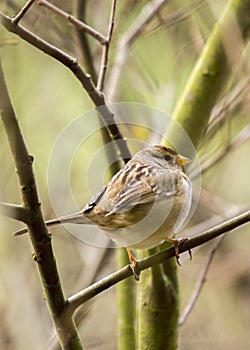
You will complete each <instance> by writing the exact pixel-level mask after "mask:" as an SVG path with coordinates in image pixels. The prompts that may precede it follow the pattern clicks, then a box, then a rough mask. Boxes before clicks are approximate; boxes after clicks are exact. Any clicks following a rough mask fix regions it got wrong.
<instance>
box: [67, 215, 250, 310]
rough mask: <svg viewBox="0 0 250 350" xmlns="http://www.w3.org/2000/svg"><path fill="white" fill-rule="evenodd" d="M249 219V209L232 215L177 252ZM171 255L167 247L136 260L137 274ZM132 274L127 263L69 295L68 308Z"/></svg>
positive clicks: (72, 307) (206, 240)
mask: <svg viewBox="0 0 250 350" xmlns="http://www.w3.org/2000/svg"><path fill="white" fill-rule="evenodd" d="M249 221H250V210H247V211H245V212H243V213H242V214H239V215H237V216H234V217H232V218H231V219H229V220H226V221H225V222H223V223H221V224H219V225H216V226H214V227H213V228H210V229H208V230H206V231H204V232H203V233H201V234H200V235H197V236H196V237H194V238H191V239H189V240H187V241H186V242H184V243H183V244H182V245H181V246H180V248H179V252H180V253H183V252H186V251H188V250H190V249H193V248H195V247H197V246H200V245H202V244H204V243H206V242H208V241H210V240H212V239H214V238H215V237H218V236H220V235H222V234H223V233H225V232H228V231H231V230H233V229H235V228H237V227H239V226H241V225H243V224H245V223H247V222H249ZM173 256H175V250H174V248H169V249H166V250H163V251H161V252H159V253H156V254H154V255H151V256H150V257H148V258H146V259H143V260H140V261H138V266H137V267H136V272H137V273H138V274H139V273H140V272H141V271H143V270H145V269H147V268H149V267H151V266H153V265H156V264H159V263H162V262H163V261H164V260H165V259H169V258H171V257H173ZM132 275H133V271H132V269H131V266H130V265H127V266H125V267H123V268H121V269H119V270H118V271H116V272H114V273H112V274H110V275H108V276H106V277H105V278H103V279H101V280H100V281H98V282H96V283H94V284H93V285H91V286H89V287H88V288H85V289H83V290H82V291H80V292H78V293H76V294H75V295H73V296H71V297H69V298H68V300H67V302H68V308H69V309H70V310H76V309H77V308H78V307H79V306H81V305H82V304H83V303H85V302H86V301H88V300H89V299H91V298H93V297H94V296H96V295H98V294H99V293H101V292H103V291H104V290H106V289H108V288H110V287H111V286H113V285H115V284H116V283H118V282H120V281H122V280H124V279H125V278H127V277H129V276H132Z"/></svg>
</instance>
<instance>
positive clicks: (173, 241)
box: [166, 237, 192, 266]
mask: <svg viewBox="0 0 250 350" xmlns="http://www.w3.org/2000/svg"><path fill="white" fill-rule="evenodd" d="M187 240H188V238H187V237H183V238H177V239H175V238H172V237H168V238H167V239H166V241H167V242H169V243H171V244H173V246H174V249H175V258H176V262H177V264H178V265H179V266H181V263H180V260H179V246H180V245H181V244H182V243H184V242H186V241H187ZM188 253H189V257H190V260H192V251H191V249H189V250H188Z"/></svg>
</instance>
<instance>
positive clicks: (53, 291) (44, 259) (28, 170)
mask: <svg viewBox="0 0 250 350" xmlns="http://www.w3.org/2000/svg"><path fill="white" fill-rule="evenodd" d="M0 91H1V94H0V111H1V116H2V121H3V125H4V129H5V132H6V135H7V138H8V141H9V145H10V149H11V152H12V155H13V159H14V162H15V166H16V170H17V174H18V179H19V183H20V190H21V196H22V202H23V205H24V208H25V209H26V210H27V211H29V212H30V213H32V216H31V217H30V222H29V223H28V228H29V232H30V239H31V242H32V246H33V249H34V251H35V254H34V260H35V261H36V262H37V265H38V268H39V272H40V278H41V281H42V286H43V290H44V295H45V296H46V302H47V304H48V308H49V309H50V313H51V317H52V318H53V321H54V324H55V327H56V330H57V334H58V338H59V339H60V343H61V346H62V349H70V348H71V349H72V348H73V344H76V343H77V344H79V346H78V349H82V346H81V343H80V339H79V336H78V333H77V330H76V327H75V324H74V322H73V320H72V315H68V314H64V312H63V311H64V309H65V299H64V295H63V291H62V287H61V283H60V279H59V274H58V271H57V266H56V263H55V258H54V254H53V249H52V245H51V238H50V236H49V235H48V231H47V227H46V225H45V222H44V219H43V215H42V212H41V207H40V201H39V198H38V193H37V188H36V182H35V177H34V174H33V169H32V160H33V158H32V157H31V156H29V154H28V151H27V148H26V145H25V142H24V139H23V136H22V133H21V130H20V128H19V125H18V121H17V118H16V115H15V112H14V109H13V106H12V104H11V100H10V97H9V94H8V90H7V86H6V83H5V78H4V74H3V71H2V66H1V63H0ZM19 212H20V211H19ZM71 346H72V347H71Z"/></svg>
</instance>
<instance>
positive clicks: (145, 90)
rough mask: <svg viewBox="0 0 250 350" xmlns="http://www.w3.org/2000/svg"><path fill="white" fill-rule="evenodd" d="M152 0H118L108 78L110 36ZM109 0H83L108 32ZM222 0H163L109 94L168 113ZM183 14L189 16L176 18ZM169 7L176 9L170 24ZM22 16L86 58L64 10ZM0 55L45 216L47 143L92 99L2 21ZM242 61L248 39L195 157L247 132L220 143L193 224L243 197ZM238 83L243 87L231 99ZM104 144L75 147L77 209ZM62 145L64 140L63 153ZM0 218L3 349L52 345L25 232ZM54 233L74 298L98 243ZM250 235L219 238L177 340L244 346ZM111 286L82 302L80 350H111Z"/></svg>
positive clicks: (246, 167)
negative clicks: (165, 0)
mask: <svg viewBox="0 0 250 350" xmlns="http://www.w3.org/2000/svg"><path fill="white" fill-rule="evenodd" d="M24 3H25V1H14V0H11V1H8V0H6V1H2V2H1V5H0V7H1V11H3V12H4V13H6V14H8V15H10V16H11V15H14V14H16V13H17V11H18V9H19V8H20V7H21V6H23V4H24ZM54 3H55V4H57V5H58V6H60V8H63V9H64V10H65V11H68V12H70V13H71V12H73V13H74V12H75V4H76V1H72V2H69V1H55V2H54ZM147 3H148V2H147V1H140V2H138V1H134V0H129V1H126V2H122V1H118V4H117V12H116V19H115V29H114V37H113V41H112V43H111V50H110V61H109V66H108V78H109V74H110V73H111V71H112V68H113V63H114V61H115V57H116V54H117V52H116V44H117V42H118V41H119V39H120V38H121V37H122V35H123V34H124V33H126V31H127V30H128V29H129V28H130V26H131V24H132V23H133V21H134V20H135V19H136V17H137V15H138V14H139V13H140V11H141V10H142V8H143V7H144V6H145V5H146V4H147ZM110 5H111V1H108V0H106V1H101V2H100V1H91V2H90V1H89V2H88V1H86V19H87V23H88V24H90V25H92V26H93V27H94V28H96V29H97V30H99V31H100V32H102V33H103V34H106V33H107V27H108V21H109V15H110ZM225 5H226V1H220V2H217V1H210V2H206V1H199V2H198V1H193V2H192V3H191V4H189V6H188V7H187V3H186V2H185V1H180V0H179V1H169V3H168V5H167V6H164V7H163V8H162V9H161V11H159V12H158V13H157V15H156V16H155V17H154V19H153V20H152V21H150V23H148V24H147V25H146V26H145V27H144V28H143V30H142V32H141V33H140V35H139V36H138V38H137V39H136V40H135V42H134V44H133V45H132V47H131V48H130V52H129V57H128V60H127V62H126V65H125V67H124V70H123V72H122V75H121V78H120V81H119V86H118V87H117V91H118V94H117V99H116V101H122V102H128V101H131V102H139V103H145V104H148V105H150V106H152V107H157V108H159V109H161V110H163V111H164V112H166V113H168V114H171V113H172V111H173V108H174V106H175V104H176V101H177V100H178V98H179V96H180V94H181V92H182V90H183V88H184V85H185V83H186V81H187V79H188V77H189V74H190V71H191V70H192V68H193V66H194V64H195V62H196V60H197V57H198V55H199V53H200V52H201V50H202V48H203V45H204V43H205V42H206V39H207V37H208V36H209V33H210V32H211V30H212V28H213V26H214V25H215V22H216V20H217V19H218V18H219V16H220V14H221V12H222V11H223V9H224V6H225ZM182 13H183V14H185V16H184V17H183V18H182V17H181V14H182ZM173 14H176V15H177V16H176V18H174V19H173V20H172V21H170V19H171V18H172V16H173ZM178 15H179V16H178ZM22 25H24V26H25V27H27V28H28V29H30V30H31V31H33V32H35V33H36V34H37V35H40V36H41V37H43V38H44V39H45V40H48V41H49V42H50V43H52V44H53V45H55V46H57V47H59V48H60V49H62V50H64V51H66V52H67V53H68V54H69V55H72V56H73V57H77V58H78V59H79V60H80V62H81V63H82V65H83V67H86V66H87V63H86V62H85V60H84V58H83V57H82V55H81V51H80V46H79V44H78V41H77V36H76V31H75V28H74V27H73V26H72V25H71V24H68V23H67V22H66V21H65V20H64V19H62V18H60V17H58V16H56V15H55V14H52V13H51V12H50V11H49V10H47V9H45V8H42V7H39V6H38V5H37V4H36V3H35V4H34V5H33V6H32V8H31V9H30V11H29V12H28V13H27V14H26V16H25V17H24V18H23V20H22ZM88 40H89V45H90V50H91V55H92V56H93V60H94V65H95V67H96V70H97V71H98V67H99V63H100V57H101V47H100V45H99V44H98V43H96V42H95V41H94V40H93V39H92V38H88ZM0 54H1V58H2V61H3V66H4V70H5V73H6V79H7V83H8V87H9V91H10V95H11V97H12V101H13V105H14V108H15V111H16V114H17V116H18V119H19V122H20V125H21V128H22V131H23V134H24V136H25V139H26V142H27V145H28V148H29V151H30V152H31V154H32V155H34V157H35V162H34V170H35V175H36V178H37V183H38V188H39V194H40V198H41V202H42V208H43V211H44V215H45V217H46V218H51V217H53V216H54V213H53V209H52V207H51V204H50V198H49V193H48V188H47V175H48V164H49V159H50V155H51V152H52V151H53V146H54V144H55V141H56V139H57V137H58V136H59V135H60V133H61V132H62V131H63V130H64V129H65V128H66V127H67V126H68V124H69V123H71V122H72V121H73V120H74V119H75V118H76V117H77V116H80V115H82V114H83V113H85V112H87V111H89V110H91V109H92V108H93V106H92V104H91V102H90V100H89V98H88V97H87V95H86V93H85V92H84V91H83V90H82V87H81V85H80V84H79V82H78V81H77V80H76V78H75V77H74V76H73V75H72V74H71V73H70V72H69V71H68V70H67V69H66V68H65V67H63V66H62V65H61V64H59V63H58V62H56V61H54V60H53V59H51V58H50V57H48V56H47V55H45V54H43V53H41V52H39V51H38V50H37V49H35V48H33V47H31V46H29V45H28V44H27V43H25V42H23V41H22V40H21V39H19V38H17V37H16V36H14V35H12V34H10V33H8V32H7V31H6V30H5V29H4V28H3V27H0ZM248 62H249V47H247V48H246V50H245V54H244V57H243V58H242V61H241V62H240V64H239V66H238V67H236V69H235V72H234V76H233V77H231V79H230V82H229V84H228V86H227V87H226V88H225V90H224V91H223V93H222V96H221V98H220V99H219V101H218V104H217V106H216V108H215V111H214V114H213V116H211V123H210V125H211V127H210V128H208V130H207V133H206V135H205V136H204V139H203V141H202V143H201V145H200V148H199V155H200V159H201V160H202V164H204V162H205V161H211V160H213V158H214V157H216V155H217V154H220V153H221V152H223V151H224V150H226V149H227V147H228V145H229V144H231V143H233V144H234V140H237V138H239V135H240V133H241V132H242V130H244V129H245V130H246V133H245V134H244V135H245V137H244V138H239V142H238V143H236V144H235V147H232V149H230V151H229V152H228V153H227V152H225V154H224V155H223V156H222V158H221V160H220V161H219V162H218V163H216V164H215V165H214V166H211V167H210V168H209V170H207V171H206V173H204V176H203V177H202V186H203V188H204V190H207V191H208V193H207V197H205V198H206V199H205V200H204V197H203V200H202V201H201V202H200V204H199V206H198V208H197V211H196V213H195V215H194V218H193V223H200V222H202V221H204V220H206V219H208V218H210V217H213V218H215V219H216V215H220V214H221V215H222V216H223V215H227V214H229V212H230V211H231V210H232V211H233V210H235V208H236V209H239V208H240V207H242V206H247V205H249V198H250V188H249V174H250V162H249V147H250V140H249V111H250V103H249V83H246V84H245V86H244V84H243V83H244V79H246V77H247V75H249V63H248ZM242 86H243V87H242ZM233 91H236V92H238V94H237V93H236V95H237V98H235V99H233V100H232V99H231V98H232V92H233ZM107 95H108V91H107ZM216 113H217V114H216ZM129 121H131V122H135V121H136V116H130V119H129ZM214 125H215V126H214ZM247 127H248V129H247ZM130 132H131V133H132V134H133V135H135V137H136V135H138V133H140V132H141V131H140V130H136V129H133V130H129V129H128V130H127V133H128V135H129V133H130ZM247 132H248V134H247ZM128 135H127V136H128ZM146 137H147V135H146V134H145V135H144V138H146ZM148 137H149V138H150V135H148ZM0 139H1V152H0V164H1V176H0V189H1V190H0V200H1V201H6V202H13V203H18V202H19V200H20V197H19V191H18V185H17V182H16V174H15V169H14V167H13V162H12V160H11V155H10V151H9V147H8V145H7V142H6V138H5V135H4V133H3V130H2V126H0ZM241 140H243V141H242V142H240V141H241ZM100 147H101V138H100V135H99V134H98V133H96V134H93V135H91V137H89V138H88V139H87V140H86V142H85V143H84V144H83V145H81V147H79V150H78V152H77V153H76V154H75V156H74V159H73V160H72V167H71V169H70V183H71V185H72V192H73V195H74V198H75V201H76V202H77V204H78V206H80V207H82V206H83V205H84V204H85V203H86V201H87V200H88V198H89V195H90V194H88V188H87V187H86V184H85V177H86V174H87V171H88V169H87V168H86V164H87V165H88V164H89V162H90V161H91V159H92V157H93V155H94V154H95V153H96V152H97V151H98V149H99V148H100ZM63 152H64V150H63V149H62V154H61V156H62V157H63V156H64V154H63ZM104 162H105V160H104ZM106 167H107V165H106V164H99V165H98V164H97V165H96V173H95V174H94V175H93V176H94V177H96V180H93V181H98V178H99V177H100V176H101V175H102V174H101V171H100V169H103V168H104V169H105V168H106ZM62 171H63V170H62ZM65 171H66V170H65ZM67 171H68V170H67ZM56 180H57V179H56ZM102 180H103V178H102V179H101V181H102ZM58 181H60V179H58ZM97 189H98V188H96V190H97ZM57 195H58V197H59V198H61V201H62V206H64V202H65V203H66V202H67V198H65V196H64V193H61V192H60V193H57ZM211 202H212V203H213V204H212V205H211ZM65 206H66V204H65ZM0 220H1V233H2V234H1V236H0V284H1V286H2V288H1V290H0V320H1V322H0V348H4V349H11V350H15V349H18V350H21V349H27V348H34V349H36V350H39V349H45V348H46V349H50V348H51V349H52V348H53V346H52V345H51V344H53V339H54V334H53V327H52V325H51V321H50V317H49V314H48V311H47V308H46V306H45V302H44V300H43V298H42V295H41V294H42V293H41V287H40V283H39V281H38V277H37V273H36V271H35V270H36V266H35V264H34V263H33V261H32V257H31V252H30V247H29V242H28V239H27V237H22V238H20V239H14V238H13V237H12V235H11V233H12V232H14V231H15V230H16V229H18V228H20V227H21V224H19V223H16V222H14V221H11V220H9V219H6V218H3V217H1V218H0ZM53 232H54V233H55V235H54V246H55V251H56V255H57V260H58V265H59V269H60V273H61V276H62V281H63V287H64V288H65V291H66V295H71V294H72V293H74V292H77V291H78V290H80V289H81V288H83V287H84V285H86V284H87V283H88V282H89V278H90V277H91V276H92V275H93V274H94V272H93V271H94V270H95V267H96V262H97V261H98V257H99V256H100V255H101V254H102V250H103V249H102V248H95V247H91V246H89V245H85V244H83V243H82V242H80V241H77V240H75V239H74V238H72V236H70V235H68V234H67V233H66V231H65V230H64V229H63V228H55V229H53ZM249 240H250V237H249V232H248V230H247V229H246V228H244V227H243V228H241V229H240V230H237V231H236V232H235V233H232V234H229V235H228V237H226V239H225V240H224V242H223V244H222V246H221V248H220V250H219V251H218V253H217V255H216V259H215V261H214V263H213V266H212V268H211V270H210V272H209V275H208V280H207V282H206V285H205V288H204V290H203V292H202V294H201V296H200V298H199V300H198V303H197V306H196V307H195V309H194V310H193V312H192V314H191V316H190V318H189V319H188V320H187V322H186V323H185V324H184V326H182V328H181V340H180V349H182V350H187V349H192V350H196V349H200V347H201V346H202V348H203V349H204V350H205V349H211V347H212V346H213V347H215V348H216V349H225V348H227V349H228V350H231V349H234V350H235V349H237V350H241V349H242V350H243V349H246V348H247V347H249V345H250V336H249V331H248V328H249V326H248V325H249V314H250V313H249V308H250V299H249V290H250V287H249V272H250V271H249V270H250V258H249V252H248V242H249ZM207 251H208V245H206V246H204V247H202V248H200V249H198V250H196V251H195V252H194V258H193V261H192V262H191V263H188V262H185V263H184V266H183V267H182V268H181V269H180V284H181V294H182V295H181V296H182V305H183V306H184V305H185V304H186V302H187V301H188V297H189V295H190V293H191V291H192V289H193V286H194V284H195V282H196V279H197V276H198V275H199V271H200V268H201V266H202V265H203V264H204V257H205V256H206V254H207ZM113 270H114V266H113V259H108V260H105V266H103V268H102V269H101V271H100V273H99V274H98V277H100V275H101V276H104V275H105V274H106V273H108V272H110V271H113ZM95 277H97V276H95ZM114 293H115V289H114V288H113V289H111V290H109V291H107V292H105V293H104V294H103V295H100V296H99V297H97V298H96V299H95V300H93V301H92V302H91V304H90V305H89V310H88V312H87V315H85V314H84V315H83V316H82V318H83V322H82V326H81V327H80V332H81V334H82V337H83V340H84V343H85V346H86V348H87V349H102V350H103V349H109V350H110V349H116V336H115V326H114V324H115V323H116V313H117V311H116V304H115V302H114ZM79 313H80V312H79ZM85 316H86V317H85ZM96 330H98V332H97V331H96Z"/></svg>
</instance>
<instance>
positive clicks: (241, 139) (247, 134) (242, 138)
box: [190, 125, 250, 179]
mask: <svg viewBox="0 0 250 350" xmlns="http://www.w3.org/2000/svg"><path fill="white" fill-rule="evenodd" d="M249 138H250V127H249V125H247V126H245V128H244V129H242V130H241V132H240V133H239V134H238V135H237V137H236V138H235V139H234V140H232V142H231V143H230V144H228V145H227V146H226V147H225V148H224V149H223V150H222V151H221V152H220V153H219V154H217V153H216V154H215V155H214V156H213V157H211V158H209V159H208V160H207V161H203V162H202V165H201V169H194V170H193V171H192V172H191V173H190V178H192V179H194V178H195V177H196V176H198V175H200V172H201V173H202V174H204V173H205V172H206V171H208V170H209V169H211V168H212V167H213V166H214V165H216V164H218V163H219V162H220V161H221V160H222V159H224V158H225V156H226V155H227V154H229V153H231V152H232V151H233V150H235V149H236V148H237V147H239V146H240V145H242V144H243V143H245V142H246V141H247V140H249Z"/></svg>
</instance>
